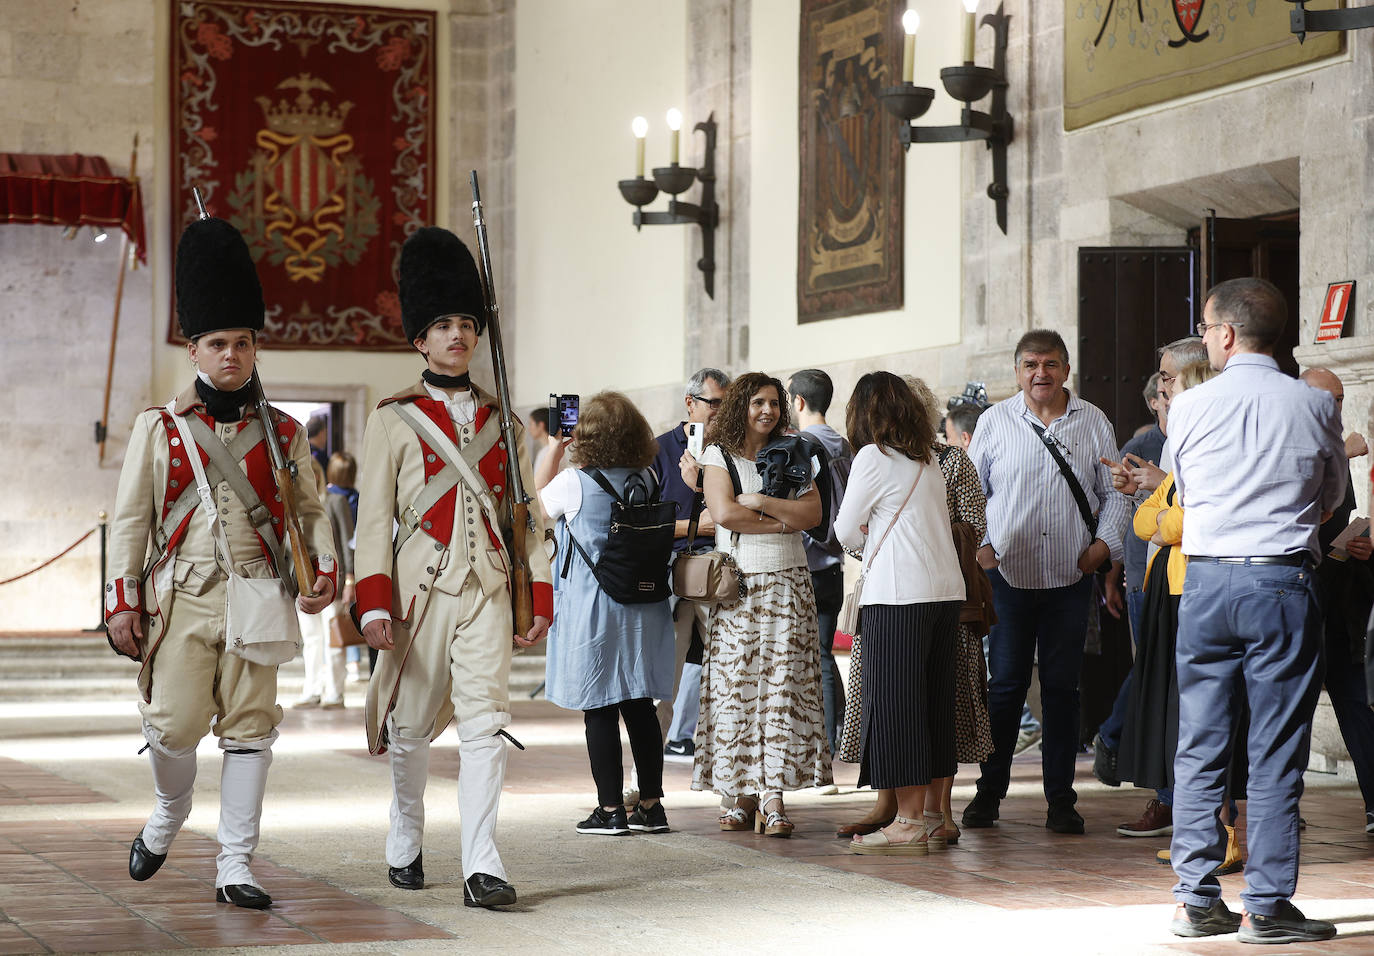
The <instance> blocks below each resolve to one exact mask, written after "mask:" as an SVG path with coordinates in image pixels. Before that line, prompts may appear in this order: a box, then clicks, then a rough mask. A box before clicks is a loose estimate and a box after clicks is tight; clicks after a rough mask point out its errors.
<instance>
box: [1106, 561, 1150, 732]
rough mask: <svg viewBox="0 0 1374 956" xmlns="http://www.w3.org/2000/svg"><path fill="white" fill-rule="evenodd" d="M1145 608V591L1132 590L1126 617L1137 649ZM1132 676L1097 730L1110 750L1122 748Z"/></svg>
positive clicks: (1129, 595) (1128, 675) (1122, 687)
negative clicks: (1141, 614)
mask: <svg viewBox="0 0 1374 956" xmlns="http://www.w3.org/2000/svg"><path fill="white" fill-rule="evenodd" d="M1144 606H1145V592H1144V591H1142V590H1141V589H1140V588H1131V589H1130V590H1129V591H1127V592H1126V615H1127V618H1128V620H1129V621H1130V623H1131V643H1132V644H1134V645H1135V646H1136V647H1139V646H1140V613H1141V610H1142V609H1143V608H1144ZM1131 676H1132V672H1131V671H1127V672H1126V679H1125V680H1123V681H1122V682H1121V689H1120V690H1119V691H1117V692H1116V703H1115V704H1113V705H1112V712H1111V713H1110V714H1108V715H1107V719H1106V720H1104V721H1102V726H1101V727H1098V728H1097V735H1098V736H1099V737H1101V738H1102V742H1103V743H1104V744H1106V745H1107V747H1108V749H1110V750H1116V749H1117V748H1118V747H1120V746H1121V730H1122V728H1123V727H1125V726H1126V708H1127V707H1128V706H1129V705H1130V702H1131V683H1132V681H1131Z"/></svg>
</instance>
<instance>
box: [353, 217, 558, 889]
mask: <svg viewBox="0 0 1374 956" xmlns="http://www.w3.org/2000/svg"><path fill="white" fill-rule="evenodd" d="M400 298H401V317H402V322H403V324H404V327H405V333H406V338H407V339H409V340H410V341H411V342H412V343H413V344H414V345H415V347H416V348H417V349H418V350H419V351H420V352H421V354H423V355H424V357H425V360H426V363H427V364H428V368H427V369H425V371H424V375H423V380H422V381H419V382H416V383H415V384H414V385H412V386H411V387H409V388H407V389H405V390H404V391H402V392H399V393H398V394H396V395H393V396H392V397H390V398H388V399H386V400H384V401H383V402H382V403H381V404H380V405H378V407H377V410H376V411H374V412H373V413H372V416H371V417H370V418H369V419H368V422H367V431H366V436H365V439H364V446H363V456H362V473H361V475H360V476H359V482H358V489H359V494H360V497H359V503H358V525H357V549H356V553H355V559H354V570H355V574H356V577H357V606H356V607H357V613H358V615H359V621H360V623H361V625H362V631H363V635H364V637H366V638H367V642H368V644H369V645H371V646H372V647H375V648H377V649H378V650H379V651H381V654H380V655H379V657H378V661H377V669H376V671H375V672H374V673H373V675H372V681H371V683H370V685H369V686H368V696H367V729H368V745H369V748H370V749H371V750H372V752H373V753H385V752H389V753H390V759H391V775H392V788H393V799H392V804H391V827H390V831H389V833H388V835H387V841H386V858H387V864H388V877H389V879H390V880H391V883H392V884H393V885H394V886H397V887H400V888H401V889H408V890H418V889H421V888H422V887H423V886H424V868H423V861H422V859H421V847H422V842H423V836H424V793H425V783H426V780H427V779H428V776H429V745H430V741H431V740H432V739H434V738H435V737H437V736H438V735H439V734H440V733H441V732H442V731H443V729H444V728H445V727H446V726H447V725H448V723H449V721H450V720H451V719H454V718H456V721H457V730H458V739H459V750H458V752H459V755H460V758H461V762H460V764H459V771H458V809H459V813H460V814H461V818H462V841H463V846H462V862H463V879H464V894H463V902H464V903H465V904H466V905H468V906H486V907H492V906H501V905H507V904H510V903H514V902H515V888H514V887H512V886H511V885H510V883H508V882H507V881H506V871H505V867H504V866H503V865H502V863H501V857H500V855H499V854H498V853H497V851H496V844H495V840H494V831H495V828H496V811H497V803H498V801H499V800H500V796H501V784H502V781H503V779H504V777H505V769H506V742H505V740H503V739H502V737H505V736H508V735H507V734H506V733H505V730H504V728H505V727H506V726H507V725H508V724H509V723H510V700H509V693H508V684H509V678H510V661H511V648H512V643H514V644H515V645H518V646H521V647H529V646H532V645H533V644H535V643H537V642H538V641H539V640H540V639H541V638H542V637H543V636H544V634H545V632H546V631H547V630H548V626H549V622H550V620H551V619H552V617H553V588H552V577H551V575H550V571H549V561H548V558H547V556H546V554H545V552H544V549H543V532H542V529H541V528H540V526H539V524H538V519H537V518H536V519H534V523H533V524H532V525H531V526H529V527H526V528H515V529H510V528H508V527H505V526H504V525H505V524H506V523H508V521H509V519H508V518H503V517H502V516H501V515H500V514H498V506H499V505H500V504H501V502H502V501H503V498H504V497H505V496H506V495H507V494H509V488H508V482H507V480H506V469H507V467H508V466H507V460H508V459H507V450H506V443H505V441H504V440H503V439H502V437H501V422H500V415H499V414H498V412H497V403H496V400H495V399H494V398H493V397H492V396H491V395H489V394H487V393H486V392H484V391H482V390H481V389H479V388H477V386H475V385H473V384H471V383H470V381H469V379H468V366H469V364H470V363H471V361H472V357H473V351H474V349H475V348H476V347H477V342H478V338H479V336H481V335H482V333H483V331H484V330H485V327H486V309H485V300H484V298H483V294H482V284H481V279H480V277H479V275H478V272H477V266H476V264H475V263H474V261H473V258H472V254H471V253H470V252H469V251H468V249H467V247H466V246H464V245H463V243H462V241H460V240H459V239H458V237H456V236H455V235H453V233H451V232H449V231H447V230H445V229H438V228H433V227H429V228H425V229H421V230H419V231H418V232H417V233H415V234H414V235H413V236H411V237H410V238H409V239H408V240H407V241H406V243H405V246H404V247H403V248H402V250H401V264H400ZM525 444H526V443H525V439H524V429H523V428H521V427H519V426H518V425H517V431H516V451H517V455H518V461H519V468H520V474H521V476H522V478H523V482H524V486H525V487H526V488H532V487H533V484H532V483H531V479H530V465H529V459H528V453H527V451H526V448H525ZM393 528H394V529H395V534H394V536H393ZM512 532H513V533H514V534H517V535H525V536H526V541H525V543H526V545H527V549H528V552H529V562H530V571H531V580H532V582H533V606H534V615H535V616H534V625H533V627H531V628H530V629H529V631H528V633H524V634H517V633H514V623H513V614H512V610H511V584H510V575H509V573H508V568H509V567H510V559H509V555H508V553H507V551H506V542H505V539H504V535H505V534H508V533H512Z"/></svg>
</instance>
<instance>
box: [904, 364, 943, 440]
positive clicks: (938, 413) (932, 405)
mask: <svg viewBox="0 0 1374 956" xmlns="http://www.w3.org/2000/svg"><path fill="white" fill-rule="evenodd" d="M902 381H904V382H906V384H907V387H908V388H910V389H911V394H913V395H915V396H916V402H917V404H919V405H920V406H921V408H922V409H923V410H924V411H925V413H926V417H927V418H929V419H930V425H931V427H932V428H934V429H935V430H936V431H937V432H938V431H939V430H940V421H941V419H943V418H944V417H945V416H944V411H943V409H941V408H940V400H939V399H938V398H936V397H935V393H934V392H932V391H931V390H930V386H929V385H927V384H926V383H925V379H921V378H917V377H916V376H915V375H903V376H902Z"/></svg>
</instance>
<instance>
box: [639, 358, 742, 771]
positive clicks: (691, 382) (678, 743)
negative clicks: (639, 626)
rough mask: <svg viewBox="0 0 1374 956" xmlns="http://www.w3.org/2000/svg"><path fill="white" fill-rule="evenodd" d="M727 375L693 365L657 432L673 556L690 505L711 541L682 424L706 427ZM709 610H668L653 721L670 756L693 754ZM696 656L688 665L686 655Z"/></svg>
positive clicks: (701, 536)
mask: <svg viewBox="0 0 1374 956" xmlns="http://www.w3.org/2000/svg"><path fill="white" fill-rule="evenodd" d="M729 385H730V376H728V375H726V374H725V373H724V372H722V371H721V370H720V369H718V368H702V369H698V370H697V371H696V372H695V373H693V375H692V376H691V378H689V379H687V386H686V388H684V389H683V395H682V403H683V406H684V410H685V411H686V413H687V417H686V418H685V419H684V420H682V421H680V422H678V423H677V425H675V426H674V427H672V428H670V429H668V431H666V432H664V433H663V434H662V435H659V436H658V456H657V457H656V458H654V464H653V469H654V473H655V474H656V475H657V476H658V483H659V489H660V493H661V494H662V496H663V500H664V501H671V502H673V503H674V505H676V507H677V523H676V525H675V526H674V529H673V535H674V539H675V540H674V542H673V554H674V555H676V554H678V553H680V552H682V551H685V550H686V549H687V548H688V546H689V542H688V540H687V527H688V524H689V522H690V521H691V517H692V509H693V507H694V506H696V507H699V508H700V510H701V517H700V520H699V523H698V525H697V540H698V541H701V542H703V543H712V542H714V540H715V533H716V525H715V522H714V521H712V520H711V515H710V513H709V512H708V511H707V510H706V508H705V507H704V506H702V505H700V503H699V502H698V501H697V478H698V475H699V474H700V468H699V467H698V466H697V461H696V458H695V457H694V456H693V455H692V453H691V452H690V451H689V450H688V448H687V426H688V425H689V424H691V423H697V424H700V425H702V426H708V425H710V423H711V419H713V418H715V417H716V412H717V411H719V409H720V403H721V399H722V398H723V397H724V396H725V389H726V388H727V387H728V386H729ZM710 621H711V618H710V608H709V607H707V606H706V605H704V604H696V603H694V602H692V601H678V602H677V603H676V605H675V606H674V608H673V632H674V635H675V644H676V656H675V660H674V671H673V675H674V676H673V692H674V697H673V698H672V699H666V700H662V701H659V704H658V722H659V725H660V726H661V727H662V728H663V735H664V739H665V746H664V756H666V757H667V758H669V759H673V758H679V759H681V758H686V759H690V758H691V756H692V754H693V752H694V749H695V747H694V745H693V743H692V737H693V735H694V734H695V732H696V723H697V707H698V704H699V696H700V686H701V647H702V642H704V641H705V639H706V633H707V629H708V628H709V626H710ZM694 649H695V650H694ZM689 657H692V658H695V660H694V661H693V662H692V663H688V658H689Z"/></svg>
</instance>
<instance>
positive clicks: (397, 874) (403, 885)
mask: <svg viewBox="0 0 1374 956" xmlns="http://www.w3.org/2000/svg"><path fill="white" fill-rule="evenodd" d="M423 857H424V854H423V853H417V854H415V859H413V860H411V861H410V862H409V863H408V864H406V865H405V866H388V867H387V868H386V878H387V879H388V880H390V881H391V885H392V886H394V887H396V888H397V889H401V890H423V889H424V888H425V867H424V863H423V862H422V858H423Z"/></svg>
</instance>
